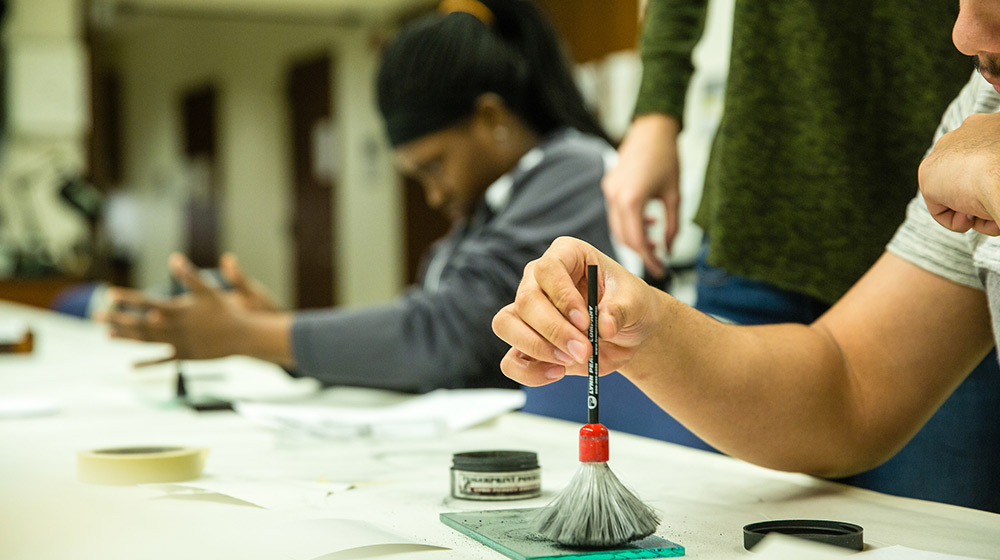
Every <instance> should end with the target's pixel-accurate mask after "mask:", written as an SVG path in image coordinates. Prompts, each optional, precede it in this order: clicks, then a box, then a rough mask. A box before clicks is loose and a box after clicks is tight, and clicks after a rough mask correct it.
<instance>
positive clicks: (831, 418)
mask: <svg viewBox="0 0 1000 560" xmlns="http://www.w3.org/2000/svg"><path fill="white" fill-rule="evenodd" d="M587 262H590V263H597V264H599V265H600V267H601V273H602V284H601V296H600V297H601V302H600V305H599V309H600V312H601V313H602V315H601V318H600V321H601V324H600V325H599V327H600V333H601V338H602V346H601V356H602V358H605V357H606V358H607V360H604V361H605V362H606V363H604V364H602V367H601V370H602V372H607V371H611V370H614V369H617V370H619V371H621V372H622V373H623V374H624V375H626V376H627V377H628V378H629V379H631V380H632V381H633V382H634V383H636V385H637V386H638V387H639V388H640V389H642V390H643V391H644V392H645V393H647V394H648V395H649V396H650V397H651V398H652V399H653V400H654V401H655V402H657V403H658V404H659V405H660V406H661V407H663V408H664V409H665V410H667V411H668V412H670V413H671V414H673V415H674V416H675V417H677V418H678V420H680V421H681V422H683V423H684V424H685V425H687V426H688V427H689V428H691V429H692V430H694V431H695V432H696V433H698V434H699V435H700V436H701V437H703V438H704V439H706V441H708V442H709V443H711V444H713V445H715V446H717V447H718V448H719V449H721V450H723V451H725V452H727V453H730V454H732V455H734V456H738V457H741V458H743V459H746V460H748V461H752V462H754V463H757V464H761V465H764V466H768V467H772V468H779V469H783V470H795V471H802V472H808V473H812V474H817V475H824V476H832V475H842V474H848V473H851V472H857V471H860V470H864V469H866V468H870V467H871V466H873V465H876V464H878V463H880V462H882V461H884V460H886V459H887V458H889V457H890V456H891V455H892V454H893V453H895V452H896V451H897V450H898V449H899V448H900V447H902V445H903V444H904V443H905V442H906V441H907V440H908V439H909V438H910V437H911V436H912V435H913V434H914V433H915V432H916V431H917V430H918V429H919V428H920V426H921V425H922V424H923V423H924V422H925V421H926V420H927V418H928V417H929V416H930V415H931V414H932V413H933V412H934V410H935V409H936V408H937V407H938V406H939V405H940V403H941V402H942V401H943V400H944V399H945V397H946V396H947V395H948V394H949V393H950V392H951V391H952V390H953V389H954V387H955V386H957V385H958V383H959V382H960V381H961V380H962V379H963V378H964V376H965V375H966V374H967V373H968V372H969V371H970V370H971V369H972V367H974V365H975V364H976V363H977V362H978V361H979V360H980V359H981V358H982V357H983V356H984V355H985V354H986V352H987V351H988V350H989V348H990V347H991V345H992V339H991V335H990V324H989V317H988V311H987V307H986V303H985V297H984V295H983V293H982V292H979V291H977V290H974V289H971V288H967V287H963V286H960V285H958V284H954V283H952V282H950V281H947V280H944V279H942V278H940V277H937V276H935V275H933V274H930V273H927V272H925V271H923V270H922V269H919V268H917V267H915V266H913V265H911V264H909V263H907V262H905V261H903V260H902V259H899V258H898V257H895V256H893V255H891V254H887V255H884V256H883V257H882V258H881V259H880V260H879V262H878V263H877V264H876V265H875V266H874V267H873V269H872V270H871V271H870V272H869V273H868V274H867V275H866V276H865V277H864V278H863V279H862V280H861V281H859V283H858V285H856V286H855V287H854V288H853V289H852V290H851V292H849V293H848V294H847V295H846V296H845V297H844V298H843V299H842V300H841V301H840V302H839V303H838V304H837V305H835V306H834V308H832V309H831V310H830V311H829V312H828V313H827V314H826V315H825V316H823V317H822V318H821V319H820V320H818V321H817V322H816V323H815V324H813V325H811V326H803V325H771V326H759V327H739V326H732V325H725V324H722V323H719V322H717V321H715V320H713V319H711V318H710V317H708V316H706V315H704V314H702V313H700V312H698V311H696V310H694V309H691V308H690V307H687V306H685V305H683V304H681V303H680V302H678V301H676V300H674V299H673V298H671V297H670V296H669V295H667V294H664V293H662V292H659V291H658V290H655V289H653V288H649V287H648V286H646V285H645V284H644V283H642V282H641V281H639V280H638V279H636V278H634V277H631V275H628V274H627V273H626V272H625V271H623V270H621V269H620V267H617V265H615V263H614V262H612V261H611V260H610V259H607V258H606V257H604V256H603V255H600V253H598V252H596V251H594V250H593V249H592V248H590V247H589V246H586V244H583V243H581V242H579V241H576V240H566V239H562V240H559V241H558V242H557V243H556V244H554V245H553V247H552V248H550V250H549V251H548V252H547V253H546V255H545V256H543V257H542V258H541V259H539V260H538V261H536V262H535V263H533V264H532V265H531V266H529V268H528V269H526V271H525V278H524V280H523V281H522V284H521V287H520V288H519V292H518V298H517V300H516V301H515V303H514V304H512V305H510V306H508V307H507V308H505V309H504V310H503V311H502V312H501V313H500V314H498V315H497V317H496V318H495V319H494V329H495V330H496V332H497V334H498V335H499V336H500V337H501V338H503V339H504V340H507V341H508V342H509V343H511V344H512V345H513V348H512V349H511V352H510V353H508V355H507V357H505V359H504V363H503V369H504V372H505V373H506V374H507V375H508V376H510V377H512V378H514V379H516V380H518V381H521V382H523V383H526V384H529V385H530V384H541V383H545V382H549V381H551V380H552V379H551V377H558V374H560V373H561V372H562V371H566V372H567V373H572V374H582V373H583V372H584V371H585V365H584V364H583V363H582V361H577V360H567V359H565V358H566V357H567V356H571V355H572V354H573V352H572V346H570V341H576V342H580V343H582V342H585V341H586V337H585V336H584V334H583V332H582V330H581V329H582V328H584V327H585V326H586V321H587V320H586V314H585V313H583V311H582V310H585V307H584V299H583V296H582V295H581V294H582V293H585V292H581V291H580V289H579V280H580V279H581V277H582V272H581V268H580V267H581V266H582V265H585V264H586V263H587ZM577 313H582V315H577ZM564 317H567V318H570V319H572V318H575V319H576V321H575V324H574V322H571V320H569V319H566V318H564ZM580 323H582V324H580ZM556 350H559V352H560V353H556ZM560 358H563V359H560ZM560 362H561V363H560ZM546 374H548V377H547V376H546Z"/></svg>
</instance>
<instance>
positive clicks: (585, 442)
mask: <svg viewBox="0 0 1000 560" xmlns="http://www.w3.org/2000/svg"><path fill="white" fill-rule="evenodd" d="M580 462H581V463H607V462H608V429H607V428H605V427H604V425H603V424H585V425H584V426H583V427H582V428H580Z"/></svg>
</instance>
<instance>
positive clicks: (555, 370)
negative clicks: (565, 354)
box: [545, 366, 566, 380]
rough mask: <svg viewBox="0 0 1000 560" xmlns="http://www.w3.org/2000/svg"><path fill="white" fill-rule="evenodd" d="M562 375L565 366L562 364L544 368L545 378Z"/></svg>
mask: <svg viewBox="0 0 1000 560" xmlns="http://www.w3.org/2000/svg"><path fill="white" fill-rule="evenodd" d="M564 375H566V368H564V367H562V366H552V367H550V368H549V369H547V370H545V378H546V379H552V380H556V379H562V377H563V376H564Z"/></svg>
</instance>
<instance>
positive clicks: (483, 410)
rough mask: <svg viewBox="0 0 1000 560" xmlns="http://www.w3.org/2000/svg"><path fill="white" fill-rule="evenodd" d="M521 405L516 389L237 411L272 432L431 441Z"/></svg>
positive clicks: (242, 406) (248, 406) (243, 406)
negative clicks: (387, 402) (365, 404)
mask: <svg viewBox="0 0 1000 560" xmlns="http://www.w3.org/2000/svg"><path fill="white" fill-rule="evenodd" d="M522 406H524V393H523V392H522V391H520V390H516V389H438V390H436V391H432V392H430V393H427V394H424V395H419V396H416V397H413V398H409V399H407V400H404V401H402V402H400V403H397V404H393V405H389V406H376V407H366V408H359V407H343V406H336V405H324V406H318V405H315V404H290V403H289V404H269V403H250V402H241V403H237V404H236V407H235V408H236V411H237V412H239V413H240V414H241V415H242V416H244V417H245V418H247V419H249V420H252V421H255V422H259V423H261V424H264V425H267V426H270V427H274V428H285V429H288V428H291V429H297V430H301V431H304V432H308V433H311V434H314V435H319V436H324V437H359V436H360V437H364V436H370V437H387V438H393V437H434V436H438V435H441V434H444V433H447V432H451V431H458V430H463V429H465V428H468V427H471V426H474V425H476V424H479V423H482V422H485V421H487V420H490V419H492V418H495V417H497V416H499V415H501V414H504V413H506V412H510V411H512V410H517V409H518V408H521V407H522Z"/></svg>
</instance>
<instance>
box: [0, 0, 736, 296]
mask: <svg viewBox="0 0 1000 560" xmlns="http://www.w3.org/2000/svg"><path fill="white" fill-rule="evenodd" d="M732 1H733V0H713V1H712V3H711V12H710V17H709V28H708V32H707V34H706V37H705V39H704V40H703V41H702V43H701V45H699V48H698V49H697V50H696V53H695V59H696V64H697V67H698V72H697V74H696V76H695V80H694V82H693V84H692V88H691V91H690V93H689V96H690V99H691V101H690V102H689V104H688V112H689V113H690V115H688V116H687V118H686V122H688V123H694V124H691V125H689V127H688V128H687V129H686V130H685V132H684V134H683V136H682V140H681V149H682V154H681V155H682V158H683V164H682V165H683V169H684V175H683V176H682V189H683V190H684V197H685V198H684V214H685V216H686V217H687V218H689V217H690V215H691V214H693V210H694V208H695V206H696V205H697V199H698V196H699V193H700V184H701V173H702V172H703V168H704V162H705V159H706V157H707V148H708V141H709V139H710V137H711V134H712V133H713V132H714V127H715V124H716V123H717V120H718V116H719V113H720V111H721V96H722V91H723V88H724V81H725V71H726V62H727V60H728V52H729V50H728V49H729V27H730V26H731V17H730V14H731V10H732ZM539 4H540V5H541V6H542V8H543V9H544V10H545V11H547V12H548V13H549V15H550V16H551V17H552V19H553V21H554V23H555V24H556V27H557V28H558V29H559V30H560V31H561V32H562V34H563V35H564V37H565V39H566V40H567V44H568V47H569V51H570V54H571V56H572V58H573V61H574V63H575V64H576V67H577V77H578V81H579V83H580V87H581V89H582V90H583V91H584V93H585V96H586V97H587V99H588V100H589V101H590V103H591V104H592V106H593V107H594V110H595V112H597V114H598V115H599V117H600V118H601V119H602V121H603V122H604V124H605V126H606V127H607V128H608V130H609V131H610V132H611V133H612V135H614V136H616V137H620V136H621V135H622V134H623V133H624V131H625V129H626V128H627V125H628V122H629V120H630V118H631V112H632V107H633V105H634V102H635V94H636V91H637V89H638V83H639V79H640V76H641V65H640V63H639V58H638V52H637V50H636V45H637V40H638V33H639V29H640V24H641V19H640V15H641V12H642V6H641V4H640V2H639V0H539ZM434 5H435V2H433V1H430V2H429V1H427V0H285V1H284V2H273V1H265V0H6V2H5V11H4V16H3V22H2V25H3V27H2V31H0V33H2V46H3V51H4V56H3V59H2V60H3V73H2V76H3V90H4V92H3V99H4V104H3V117H2V120H0V122H2V135H0V298H5V299H15V300H22V301H29V302H31V303H34V304H37V305H51V304H52V300H53V298H55V297H56V295H57V294H58V293H59V292H60V291H63V290H65V289H66V288H67V287H68V286H75V285H79V284H86V283H113V284H119V285H129V286H135V287H139V288H143V289H151V290H155V289H163V288H164V287H165V286H166V285H167V280H168V278H167V273H166V259H167V256H168V255H169V254H170V253H171V252H173V251H181V252H184V253H187V254H188V255H190V256H191V257H192V258H193V260H195V262H196V263H197V264H200V265H202V266H213V265H214V263H215V262H216V260H217V258H218V255H219V254H220V253H221V252H223V251H233V252H235V253H236V254H237V255H238V256H239V258H240V260H241V262H242V264H243V265H244V268H245V270H246V271H247V272H248V273H249V274H250V275H252V276H254V277H256V278H258V279H259V280H260V281H261V282H263V283H264V284H265V285H266V286H268V287H269V288H270V289H271V291H272V293H273V295H274V296H275V298H276V299H277V300H278V301H279V302H280V303H282V304H283V305H286V306H290V307H316V306H325V305H331V304H341V305H360V304H367V303H373V302H380V301H385V300H388V299H390V298H391V297H393V296H394V295H396V294H397V293H398V292H399V291H400V289H402V287H403V286H404V285H405V284H407V283H409V282H410V281H412V278H413V275H414V274H415V269H416V263H417V261H418V260H419V258H420V256H421V255H422V252H423V251H424V250H425V249H426V247H427V244H428V243H429V242H430V241H431V240H432V239H433V238H435V237H436V236H438V235H440V234H441V233H442V232H443V231H444V227H445V226H444V221H443V219H442V218H440V217H438V216H436V215H434V214H433V213H432V212H429V211H428V210H427V208H426V207H425V206H424V205H423V195H422V193H420V192H419V189H418V188H417V187H415V186H414V185H412V184H409V183H408V182H406V181H404V180H402V179H401V178H399V177H398V176H397V174H396V173H395V171H394V170H393V168H392V160H391V153H390V151H389V150H388V148H387V145H386V143H385V140H384V138H383V132H382V127H381V123H380V121H379V118H378V113H377V110H376V108H375V105H374V97H373V80H374V75H375V72H376V71H377V65H378V57H379V52H380V49H381V48H382V46H383V45H384V44H385V42H386V41H387V40H388V38H390V37H391V34H392V32H393V30H394V29H396V28H398V26H399V25H401V24H403V23H405V22H406V21H408V20H409V19H412V18H413V17H417V16H418V15H420V14H422V13H424V12H425V11H427V10H429V9H433V7H434ZM682 228H683V229H682V232H683V235H682V237H681V238H680V239H679V240H678V245H677V246H675V251H674V255H673V259H674V260H675V261H676V263H677V264H680V265H683V264H685V263H686V262H688V261H690V260H691V259H693V256H694V252H695V250H696V248H697V245H698V242H699V241H700V232H698V231H697V229H696V228H694V227H693V226H690V224H685V225H682Z"/></svg>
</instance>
